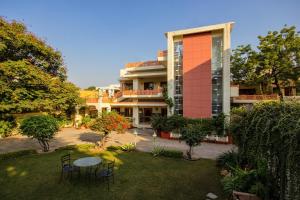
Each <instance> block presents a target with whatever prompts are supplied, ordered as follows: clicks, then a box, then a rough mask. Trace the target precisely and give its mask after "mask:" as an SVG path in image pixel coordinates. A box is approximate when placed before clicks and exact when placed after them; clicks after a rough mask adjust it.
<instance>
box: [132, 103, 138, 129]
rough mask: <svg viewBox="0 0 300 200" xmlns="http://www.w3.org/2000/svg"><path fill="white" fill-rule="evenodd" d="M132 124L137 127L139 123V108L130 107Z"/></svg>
mask: <svg viewBox="0 0 300 200" xmlns="http://www.w3.org/2000/svg"><path fill="white" fill-rule="evenodd" d="M132 124H133V126H135V127H137V126H138V125H139V108H138V107H133V109H132Z"/></svg>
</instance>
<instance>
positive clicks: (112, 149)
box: [106, 145, 121, 151]
mask: <svg viewBox="0 0 300 200" xmlns="http://www.w3.org/2000/svg"><path fill="white" fill-rule="evenodd" d="M106 149H107V150H108V151H116V150H121V146H114V145H111V146H108V147H107V148H106Z"/></svg>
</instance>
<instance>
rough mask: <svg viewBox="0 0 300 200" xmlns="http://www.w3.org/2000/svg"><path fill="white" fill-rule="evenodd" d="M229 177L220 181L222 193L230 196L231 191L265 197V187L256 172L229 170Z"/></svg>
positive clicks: (237, 168)
mask: <svg viewBox="0 0 300 200" xmlns="http://www.w3.org/2000/svg"><path fill="white" fill-rule="evenodd" d="M231 173H232V174H231V175H229V176H225V177H224V178H223V179H222V181H221V182H222V185H223V188H224V192H225V193H226V194H227V195H228V196H231V195H232V191H233V190H236V191H240V192H247V193H252V194H256V195H257V196H259V197H262V198H263V197H264V196H265V190H266V188H265V186H264V183H263V182H261V180H260V177H259V174H258V172H257V170H243V169H241V168H239V167H236V168H231Z"/></svg>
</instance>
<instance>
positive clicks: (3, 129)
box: [0, 120, 13, 137]
mask: <svg viewBox="0 0 300 200" xmlns="http://www.w3.org/2000/svg"><path fill="white" fill-rule="evenodd" d="M12 130H13V125H12V123H10V122H8V121H2V120H1V121H0V137H7V136H9V135H11V133H12Z"/></svg>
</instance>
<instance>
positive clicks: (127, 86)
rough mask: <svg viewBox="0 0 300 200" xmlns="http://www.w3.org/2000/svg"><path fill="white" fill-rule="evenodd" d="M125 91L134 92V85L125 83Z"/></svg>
mask: <svg viewBox="0 0 300 200" xmlns="http://www.w3.org/2000/svg"><path fill="white" fill-rule="evenodd" d="M124 89H125V90H132V89H133V84H132V83H124Z"/></svg>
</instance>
